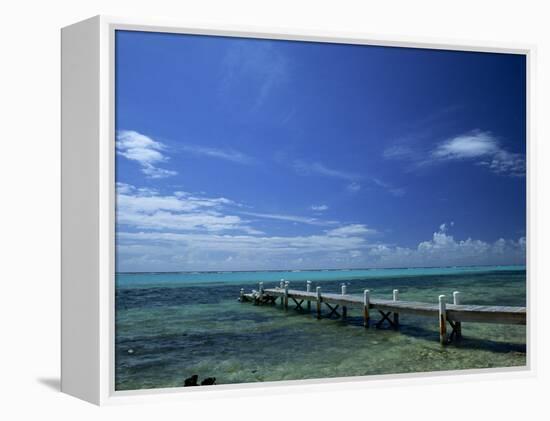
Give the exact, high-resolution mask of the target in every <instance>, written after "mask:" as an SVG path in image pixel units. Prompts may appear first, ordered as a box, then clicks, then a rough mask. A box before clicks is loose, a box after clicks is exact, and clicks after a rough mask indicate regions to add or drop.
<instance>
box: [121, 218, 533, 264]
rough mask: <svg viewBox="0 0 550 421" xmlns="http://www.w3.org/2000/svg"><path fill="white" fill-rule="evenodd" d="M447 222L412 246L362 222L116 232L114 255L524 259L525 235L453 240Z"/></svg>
mask: <svg viewBox="0 0 550 421" xmlns="http://www.w3.org/2000/svg"><path fill="white" fill-rule="evenodd" d="M450 226H451V225H450V224H442V225H441V227H440V229H439V230H438V231H436V232H434V233H433V235H432V237H431V238H430V239H429V240H425V241H421V242H419V243H418V245H417V246H416V247H399V246H394V245H387V244H381V243H372V242H370V241H368V240H367V238H368V235H369V233H370V232H371V229H370V228H368V227H366V226H364V225H362V224H353V225H348V226H344V227H339V228H336V229H334V230H329V231H327V232H325V233H322V234H314V235H295V236H293V235H291V236H268V235H249V234H221V233H216V232H213V233H201V232H158V231H156V232H119V233H118V234H117V242H118V244H117V250H118V252H119V254H118V255H117V256H118V257H117V258H118V262H119V267H120V268H121V269H122V270H124V268H126V267H128V268H132V269H133V270H139V269H141V268H143V269H144V270H244V269H255V270H259V269H281V266H280V264H281V262H285V264H286V267H285V269H293V268H297V269H305V268H327V267H403V266H408V267H415V266H444V265H471V264H502V263H507V264H513V263H516V264H523V263H525V247H526V240H525V237H520V238H519V239H517V240H506V239H503V238H499V239H498V240H496V241H493V242H487V241H482V240H476V239H471V238H467V239H464V240H458V239H455V238H454V237H453V236H452V235H451V234H450V233H449V232H448V231H449V228H450ZM213 256H216V258H213Z"/></svg>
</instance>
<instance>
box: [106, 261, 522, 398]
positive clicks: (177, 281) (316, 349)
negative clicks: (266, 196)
mask: <svg viewBox="0 0 550 421" xmlns="http://www.w3.org/2000/svg"><path fill="white" fill-rule="evenodd" d="M280 279H285V280H288V281H290V285H291V288H293V289H304V290H305V288H306V281H307V280H310V281H312V283H313V285H312V286H313V288H314V289H315V287H316V286H317V285H319V286H321V287H322V290H323V292H339V291H340V286H341V284H342V283H346V284H347V289H348V293H350V294H362V291H363V290H364V289H367V288H368V289H370V290H371V296H372V297H373V298H391V295H392V290H393V289H395V288H397V289H399V291H400V299H401V300H415V301H425V302H434V303H435V302H437V297H438V295H440V294H446V295H447V296H449V298H450V297H452V292H453V291H456V290H458V291H460V292H461V293H462V302H463V304H480V305H511V306H525V304H526V271H525V267H524V266H494V267H453V268H414V269H365V270H355V269H354V270H323V271H321V270H319V271H267V272H181V273H118V274H117V275H116V317H115V319H116V326H115V329H116V334H115V337H116V355H115V360H116V361H115V366H116V375H115V383H116V389H117V390H133V389H145V388H160V387H177V386H183V380H184V379H185V378H187V377H189V376H191V375H193V374H197V375H198V376H199V380H201V379H203V378H206V377H216V383H217V384H227V383H248V382H261V381H277V380H295V379H312V378H324V377H344V376H363V375H370V374H387V373H411V372H429V371H437V370H455V369H468V368H487V367H509V366H524V365H525V364H526V328H525V326H506V325H493V324H477V323H464V324H463V328H462V331H463V335H464V338H463V339H462V341H461V342H460V343H458V344H452V345H449V346H446V347H442V346H441V345H440V344H439V341H438V338H439V336H438V335H439V334H438V329H437V320H432V319H431V318H426V317H417V316H409V315H401V317H400V323H401V326H400V329H399V331H394V330H392V329H390V328H385V327H384V328H380V329H376V328H371V329H365V328H363V326H362V317H361V314H360V312H359V311H357V310H353V309H352V310H351V311H350V312H349V314H348V319H347V321H345V322H343V321H341V320H340V319H336V318H333V319H326V318H324V319H322V320H317V319H316V318H315V317H314V315H313V313H311V314H307V312H305V311H296V310H294V309H292V308H291V309H289V310H288V311H286V312H285V311H284V310H282V309H281V307H280V306H254V305H252V304H249V303H239V302H238V301H237V299H238V297H239V290H240V289H241V288H244V289H245V290H246V291H250V290H251V289H253V288H255V289H257V288H258V287H257V285H258V282H259V281H263V282H264V285H265V287H266V288H269V287H273V286H275V285H278V283H279V281H280ZM373 320H374V321H375V322H376V321H377V320H378V316H377V315H376V314H374V315H373Z"/></svg>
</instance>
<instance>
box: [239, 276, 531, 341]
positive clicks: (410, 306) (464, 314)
mask: <svg viewBox="0 0 550 421" xmlns="http://www.w3.org/2000/svg"><path fill="white" fill-rule="evenodd" d="M239 299H240V301H241V302H246V301H250V302H253V303H254V304H258V305H259V304H276V301H277V300H278V299H280V304H281V306H282V307H283V308H284V309H288V305H289V301H290V300H291V301H292V302H293V303H294V304H295V306H296V308H297V309H302V310H303V309H304V306H307V310H308V311H311V305H312V303H314V304H315V307H316V315H317V318H318V319H320V318H321V317H322V312H321V309H322V306H323V305H325V307H327V308H328V310H329V313H328V317H331V316H332V315H336V316H338V317H342V318H343V319H345V318H346V317H347V312H348V309H350V308H355V309H359V310H360V311H361V312H362V316H363V319H364V326H365V327H366V328H368V327H369V325H370V322H371V320H370V319H371V313H373V311H376V312H378V314H379V315H380V316H381V319H380V320H379V321H378V322H376V324H375V325H376V327H380V326H382V324H384V322H388V324H389V325H390V326H391V327H393V328H394V329H398V327H399V315H400V314H413V315H418V316H427V317H434V318H436V317H437V318H438V321H439V336H440V342H441V343H442V344H447V343H449V342H451V341H452V340H453V339H454V340H457V339H460V338H461V337H462V323H463V322H468V323H498V324H516V325H525V324H526V314H527V312H526V308H525V307H511V306H481V305H463V304H460V292H458V291H455V292H454V293H453V303H452V304H451V303H449V304H448V303H447V298H446V296H445V295H440V296H439V297H438V303H437V304H432V303H425V302H417V301H402V300H400V299H399V291H398V290H396V289H395V290H393V297H392V299H379V298H377V299H371V298H370V291H369V290H365V291H364V292H363V296H358V295H351V294H348V293H347V287H346V285H342V291H341V293H340V294H335V293H327V294H321V287H317V288H316V290H315V292H313V291H311V282H310V281H307V284H306V290H305V291H303V290H297V289H290V288H289V283H288V282H284V281H281V283H280V285H279V287H276V288H266V289H264V287H263V283H262V282H260V284H259V290H258V291H255V290H253V291H252V292H251V293H248V294H246V293H245V292H244V290H242V289H241V294H240V298H239ZM304 303H305V304H304ZM339 308H341V312H339V311H338V309H339ZM447 324H449V325H450V327H451V333H450V335H447Z"/></svg>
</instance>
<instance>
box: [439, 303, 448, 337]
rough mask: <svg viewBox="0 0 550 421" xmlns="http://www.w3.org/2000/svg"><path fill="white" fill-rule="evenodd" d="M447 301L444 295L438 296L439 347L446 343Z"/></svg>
mask: <svg viewBox="0 0 550 421" xmlns="http://www.w3.org/2000/svg"><path fill="white" fill-rule="evenodd" d="M446 303H447V299H446V297H445V296H444V295H440V296H439V342H440V343H441V345H445V344H446V343H447V305H446Z"/></svg>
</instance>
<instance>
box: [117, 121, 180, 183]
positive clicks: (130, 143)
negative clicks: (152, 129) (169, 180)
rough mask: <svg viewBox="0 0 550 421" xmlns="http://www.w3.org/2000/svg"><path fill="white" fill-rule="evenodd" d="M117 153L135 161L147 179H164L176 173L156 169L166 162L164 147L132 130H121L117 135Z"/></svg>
mask: <svg viewBox="0 0 550 421" xmlns="http://www.w3.org/2000/svg"><path fill="white" fill-rule="evenodd" d="M116 149H117V153H118V154H119V155H121V156H123V157H125V158H126V159H129V160H131V161H136V162H137V163H139V165H140V166H141V171H142V172H143V173H144V174H145V175H146V176H147V177H149V178H166V177H170V176H173V175H176V174H177V172H176V171H173V170H167V169H164V168H159V167H157V164H158V163H160V162H165V161H167V160H168V157H166V156H165V155H164V154H163V151H164V150H165V149H166V146H165V145H164V144H163V143H161V142H158V141H156V140H153V139H151V138H150V137H148V136H146V135H144V134H141V133H138V132H136V131H133V130H121V131H119V132H118V133H117V140H116Z"/></svg>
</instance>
